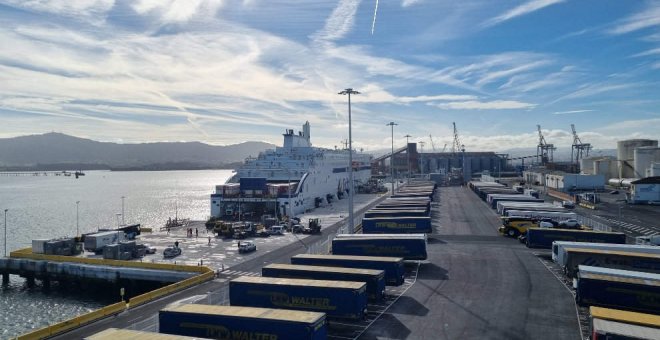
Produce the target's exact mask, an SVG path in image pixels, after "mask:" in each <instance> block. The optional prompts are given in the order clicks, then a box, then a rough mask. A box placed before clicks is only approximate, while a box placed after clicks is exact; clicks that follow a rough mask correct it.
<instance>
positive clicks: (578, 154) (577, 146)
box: [571, 124, 591, 163]
mask: <svg viewBox="0 0 660 340" xmlns="http://www.w3.org/2000/svg"><path fill="white" fill-rule="evenodd" d="M571 130H572V131H573V145H571V162H572V161H573V160H575V163H580V159H582V158H584V157H587V156H589V150H591V144H589V143H582V141H581V140H580V137H578V134H577V132H576V131H575V124H571Z"/></svg>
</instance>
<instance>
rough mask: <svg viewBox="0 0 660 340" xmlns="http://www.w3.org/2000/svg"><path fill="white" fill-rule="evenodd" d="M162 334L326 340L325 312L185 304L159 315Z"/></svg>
mask: <svg viewBox="0 0 660 340" xmlns="http://www.w3.org/2000/svg"><path fill="white" fill-rule="evenodd" d="M158 320H159V332H161V333H167V334H174V335H183V336H190V337H196V338H210V339H269V340H270V339H298V340H321V339H326V337H327V330H326V318H325V314H324V313H319V312H305V311H296V310H285V309H272V308H255V307H240V306H216V305H200V304H181V305H175V306H172V307H165V308H163V309H161V310H160V312H159V313H158Z"/></svg>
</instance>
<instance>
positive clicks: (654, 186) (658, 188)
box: [628, 176, 660, 204]
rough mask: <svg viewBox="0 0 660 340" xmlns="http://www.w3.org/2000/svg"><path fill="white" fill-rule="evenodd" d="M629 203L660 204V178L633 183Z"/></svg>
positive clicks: (643, 179) (648, 178)
mask: <svg viewBox="0 0 660 340" xmlns="http://www.w3.org/2000/svg"><path fill="white" fill-rule="evenodd" d="M628 201H629V202H630V203H633V204H647V203H652V202H653V203H660V176H656V177H647V178H642V179H640V180H637V181H634V182H632V183H631V186H630V199H629V200H628Z"/></svg>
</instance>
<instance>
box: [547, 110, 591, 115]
mask: <svg viewBox="0 0 660 340" xmlns="http://www.w3.org/2000/svg"><path fill="white" fill-rule="evenodd" d="M593 111H595V110H571V111H558V112H553V113H552V114H553V115H568V114H573V113H584V112H593Z"/></svg>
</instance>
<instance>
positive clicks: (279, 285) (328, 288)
mask: <svg viewBox="0 0 660 340" xmlns="http://www.w3.org/2000/svg"><path fill="white" fill-rule="evenodd" d="M229 303H230V304H231V305H232V306H246V307H264V308H282V309H295V310H303V311H310V312H322V313H326V315H327V316H328V317H329V318H338V319H350V320H362V319H364V318H365V317H366V314H367V284H366V283H364V282H353V281H330V280H304V279H281V278H272V277H254V276H241V277H238V278H236V279H233V280H231V281H229Z"/></svg>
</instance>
